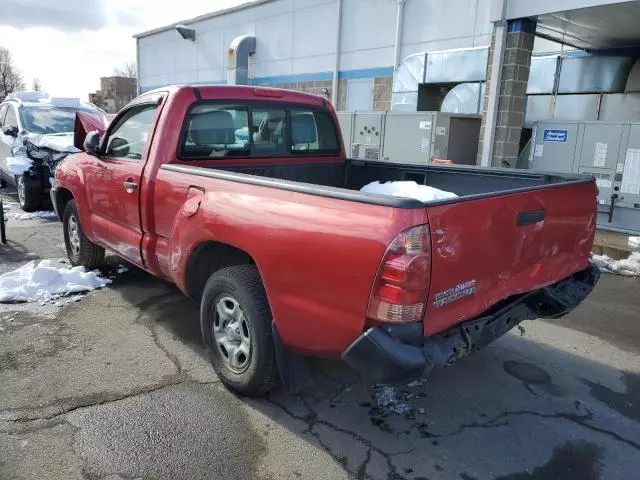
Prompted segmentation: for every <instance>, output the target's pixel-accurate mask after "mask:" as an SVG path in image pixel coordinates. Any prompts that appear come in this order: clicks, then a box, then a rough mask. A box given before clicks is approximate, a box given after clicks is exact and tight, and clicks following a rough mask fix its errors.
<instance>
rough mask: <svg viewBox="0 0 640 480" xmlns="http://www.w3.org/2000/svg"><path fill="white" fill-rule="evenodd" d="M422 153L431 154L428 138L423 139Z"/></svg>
mask: <svg viewBox="0 0 640 480" xmlns="http://www.w3.org/2000/svg"><path fill="white" fill-rule="evenodd" d="M420 151H421V152H422V153H428V152H429V139H428V138H423V139H422V144H421V145H420Z"/></svg>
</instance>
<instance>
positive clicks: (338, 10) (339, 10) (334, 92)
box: [331, 0, 342, 109]
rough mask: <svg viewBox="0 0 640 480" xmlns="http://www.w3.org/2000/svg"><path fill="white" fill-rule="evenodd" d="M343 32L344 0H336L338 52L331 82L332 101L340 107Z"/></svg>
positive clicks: (335, 105) (335, 106)
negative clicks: (339, 81) (339, 86)
mask: <svg viewBox="0 0 640 480" xmlns="http://www.w3.org/2000/svg"><path fill="white" fill-rule="evenodd" d="M341 32H342V0H336V53H335V63H334V65H333V81H332V82H331V103H332V104H333V107H334V108H336V109H337V108H338V72H339V71H340V33H341Z"/></svg>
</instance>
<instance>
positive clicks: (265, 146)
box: [251, 108, 288, 155]
mask: <svg viewBox="0 0 640 480" xmlns="http://www.w3.org/2000/svg"><path fill="white" fill-rule="evenodd" d="M286 118H287V116H286V114H285V111H284V110H281V109H275V108H273V109H272V108H253V109H251V120H252V125H251V132H252V135H253V146H254V148H255V150H256V153H257V154H258V155H260V154H263V155H264V154H267V155H272V154H278V153H286V152H287V150H288V149H287V145H286V143H285V142H286V140H285V134H286Z"/></svg>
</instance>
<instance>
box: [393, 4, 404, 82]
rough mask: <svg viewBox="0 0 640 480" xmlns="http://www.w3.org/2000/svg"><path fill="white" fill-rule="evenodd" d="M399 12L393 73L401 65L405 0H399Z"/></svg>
mask: <svg viewBox="0 0 640 480" xmlns="http://www.w3.org/2000/svg"><path fill="white" fill-rule="evenodd" d="M397 2H398V12H397V15H396V44H395V48H394V51H393V71H394V72H395V71H396V69H397V68H398V66H399V65H400V46H401V43H402V24H403V21H402V20H403V17H404V0H397Z"/></svg>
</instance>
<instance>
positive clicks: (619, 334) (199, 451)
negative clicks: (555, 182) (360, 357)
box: [0, 195, 640, 480]
mask: <svg viewBox="0 0 640 480" xmlns="http://www.w3.org/2000/svg"><path fill="white" fill-rule="evenodd" d="M4 198H5V199H8V200H9V201H12V202H15V198H14V197H12V196H10V195H8V196H7V195H5V196H4ZM15 208H16V207H15V205H14V206H13V207H12V209H15ZM12 213H13V210H10V211H9V212H8V217H9V221H8V224H7V236H8V240H9V243H8V244H7V245H5V246H0V274H1V273H3V272H6V271H9V270H12V269H14V268H17V267H19V266H21V265H23V264H24V263H26V262H28V261H30V260H37V259H44V258H60V257H64V256H65V254H64V247H63V243H62V242H63V241H62V233H61V226H60V224H59V223H57V222H56V221H53V220H45V219H39V218H38V219H33V220H17V219H15V218H13V217H12ZM15 213H18V211H17V210H15ZM118 263H119V261H118V259H115V258H114V259H111V265H112V266H111V267H107V268H106V269H105V275H107V276H110V277H112V279H113V283H112V284H111V285H110V286H108V287H107V288H104V289H102V290H99V291H94V292H91V293H89V294H87V295H85V296H84V297H83V298H82V299H81V300H80V301H79V302H75V303H69V304H66V305H63V306H61V307H58V306H55V305H53V304H46V305H40V304H0V478H1V479H3V480H4V479H92V480H97V479H100V480H117V479H137V478H140V479H171V480H180V479H190V480H195V479H236V478H237V479H250V478H257V479H289V478H290V479H325V478H326V479H341V478H362V479H364V478H370V479H460V480H472V479H477V480H480V479H482V480H484V479H501V480H527V479H535V480H542V479H544V480H550V479H551V480H552V479H564V480H567V479H569V480H571V479H576V480H596V479H625V480H626V479H632V478H638V472H640V428H639V427H640V425H639V422H640V288H639V287H640V280H638V279H633V278H624V277H618V276H612V275H603V276H602V278H601V280H600V282H599V284H598V285H597V287H596V289H595V291H594V292H593V293H592V295H591V296H590V297H589V298H588V299H587V301H585V302H584V303H583V304H582V305H581V306H580V307H579V308H578V309H576V310H575V311H574V312H572V313H571V314H570V315H569V316H567V317H565V318H563V319H560V320H556V321H541V320H537V321H532V322H524V323H523V326H524V329H525V331H524V332H523V333H522V332H520V331H518V330H515V331H513V332H511V333H509V334H508V335H506V336H505V337H503V338H502V339H500V340H498V341H496V342H495V343H494V344H492V345H491V346H489V347H487V348H486V349H485V350H483V351H481V352H479V353H476V354H474V355H472V356H470V357H467V358H465V359H463V360H461V361H460V362H458V363H456V364H455V365H453V366H451V367H448V368H445V369H441V370H438V371H436V372H433V373H432V374H431V375H430V376H429V378H424V379H421V380H419V381H416V382H410V383H405V384H402V385H398V386H395V387H390V386H384V385H371V384H369V383H367V382H365V381H364V380H362V379H361V378H360V377H359V376H358V375H357V374H356V373H355V372H354V371H352V370H350V369H349V368H348V367H346V366H345V365H344V364H342V363H341V362H336V361H328V360H314V361H313V362H312V375H313V380H314V384H313V386H312V387H311V388H309V389H307V390H306V391H305V392H304V393H302V394H297V395H287V394H286V393H285V392H283V391H282V390H277V391H274V392H272V393H271V394H270V395H269V396H268V397H267V398H265V399H260V400H247V399H243V398H239V397H237V396H235V395H233V394H231V393H230V392H228V391H227V390H225V389H224V387H223V386H222V385H221V384H220V382H219V380H218V379H217V377H216V375H215V374H214V372H213V370H212V368H211V367H210V365H209V363H208V361H207V359H206V356H205V354H204V350H203V347H202V344H201V340H200V328H199V320H198V305H197V304H195V302H193V301H191V300H189V299H187V298H185V297H183V296H182V295H181V294H180V293H179V292H177V291H176V290H175V289H174V288H172V287H171V286H170V285H168V284H166V283H164V282H162V281H160V280H157V279H155V278H152V277H150V276H149V275H147V274H146V273H144V272H141V271H138V270H135V269H130V270H129V271H128V272H125V273H122V274H118V273H116V272H117V265H118Z"/></svg>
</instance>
